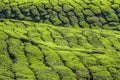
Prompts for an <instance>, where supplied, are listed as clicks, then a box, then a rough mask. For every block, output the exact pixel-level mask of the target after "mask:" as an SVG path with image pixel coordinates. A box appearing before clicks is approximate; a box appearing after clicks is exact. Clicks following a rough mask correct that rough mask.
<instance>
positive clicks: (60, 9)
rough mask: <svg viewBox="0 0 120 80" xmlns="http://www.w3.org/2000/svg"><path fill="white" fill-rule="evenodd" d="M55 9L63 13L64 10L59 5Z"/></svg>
mask: <svg viewBox="0 0 120 80" xmlns="http://www.w3.org/2000/svg"><path fill="white" fill-rule="evenodd" d="M53 9H54V10H55V11H57V12H62V8H61V7H60V6H58V5H55V6H54V7H53Z"/></svg>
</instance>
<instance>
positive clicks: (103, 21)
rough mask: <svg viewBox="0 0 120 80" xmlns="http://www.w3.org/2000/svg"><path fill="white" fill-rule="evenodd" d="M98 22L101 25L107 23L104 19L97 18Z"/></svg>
mask: <svg viewBox="0 0 120 80" xmlns="http://www.w3.org/2000/svg"><path fill="white" fill-rule="evenodd" d="M99 21H100V22H101V23H102V24H106V23H107V21H106V20H105V19H104V18H102V17H99Z"/></svg>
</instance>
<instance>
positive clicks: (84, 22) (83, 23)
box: [79, 21, 89, 28]
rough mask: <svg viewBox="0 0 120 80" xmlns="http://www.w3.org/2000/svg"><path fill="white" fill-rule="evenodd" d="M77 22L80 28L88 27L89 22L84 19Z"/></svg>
mask: <svg viewBox="0 0 120 80" xmlns="http://www.w3.org/2000/svg"><path fill="white" fill-rule="evenodd" d="M79 24H80V26H81V27H82V28H89V24H88V23H87V22H86V21H80V23H79Z"/></svg>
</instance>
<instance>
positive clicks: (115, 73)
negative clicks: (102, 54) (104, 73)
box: [109, 67, 120, 80]
mask: <svg viewBox="0 0 120 80" xmlns="http://www.w3.org/2000/svg"><path fill="white" fill-rule="evenodd" d="M109 71H110V73H111V75H112V77H113V78H114V79H116V80H118V79H120V76H119V75H120V72H119V70H117V69H115V68H112V67H111V68H109Z"/></svg>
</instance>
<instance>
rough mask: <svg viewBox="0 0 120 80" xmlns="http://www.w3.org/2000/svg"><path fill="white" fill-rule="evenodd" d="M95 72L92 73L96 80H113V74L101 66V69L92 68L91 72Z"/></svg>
mask: <svg viewBox="0 0 120 80" xmlns="http://www.w3.org/2000/svg"><path fill="white" fill-rule="evenodd" d="M94 70H95V72H94V73H92V76H93V79H94V80H96V79H98V80H103V79H111V80H112V77H111V74H110V72H108V71H107V70H106V69H105V68H104V67H102V66H100V67H98V66H97V67H96V66H93V67H90V71H91V72H93V71H94Z"/></svg>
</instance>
